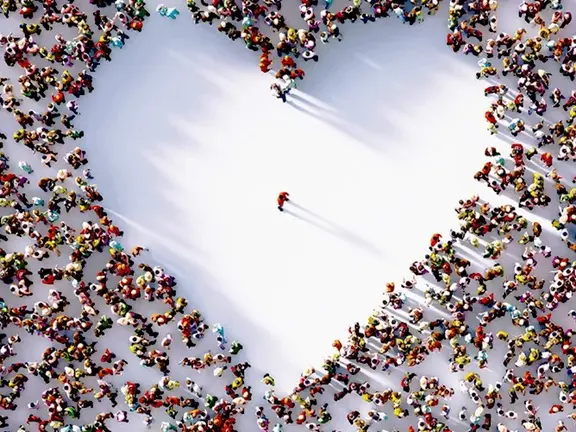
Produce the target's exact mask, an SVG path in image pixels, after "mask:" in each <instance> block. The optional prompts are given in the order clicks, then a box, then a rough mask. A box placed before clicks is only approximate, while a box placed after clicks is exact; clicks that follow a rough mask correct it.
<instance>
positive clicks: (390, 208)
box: [78, 8, 488, 391]
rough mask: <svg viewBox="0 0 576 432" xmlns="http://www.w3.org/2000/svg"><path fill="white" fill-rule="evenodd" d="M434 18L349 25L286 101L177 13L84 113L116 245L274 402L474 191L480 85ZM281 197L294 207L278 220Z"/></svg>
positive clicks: (210, 32) (233, 47) (117, 68)
mask: <svg viewBox="0 0 576 432" xmlns="http://www.w3.org/2000/svg"><path fill="white" fill-rule="evenodd" d="M443 11H444V8H443ZM445 21H446V20H445V18H444V17H443V16H438V17H435V18H431V19H428V20H427V21H426V22H425V23H424V24H423V25H420V26H414V27H409V26H407V25H406V26H403V25H402V24H401V23H400V22H399V21H398V20H396V19H393V18H390V19H385V20H382V21H381V22H378V23H376V24H374V25H367V26H366V27H364V26H363V25H362V24H359V25H355V26H347V27H345V32H346V35H345V41H344V42H342V43H341V44H338V43H337V42H333V43H331V45H330V46H329V47H327V48H328V49H324V50H323V53H322V57H321V59H320V62H318V63H316V64H313V65H309V64H307V65H306V71H307V73H308V76H307V78H306V79H305V80H304V81H303V82H302V83H301V84H300V86H299V89H298V90H297V91H296V92H294V95H293V97H292V98H290V100H291V101H290V103H288V104H282V103H281V102H280V101H279V100H276V99H274V98H273V97H271V95H270V93H269V90H268V88H269V85H270V82H271V78H272V77H271V76H269V75H264V74H262V73H260V72H259V71H258V69H257V67H256V64H257V56H256V55H255V54H253V53H251V52H249V51H247V50H246V49H245V48H243V46H242V44H241V43H232V42H229V41H228V40H227V39H226V37H224V36H223V35H220V34H218V33H217V32H216V31H215V29H213V28H209V27H207V26H195V25H194V24H193V23H192V22H190V20H189V19H188V16H187V14H186V13H183V14H182V15H181V17H180V18H179V19H178V20H177V21H168V20H162V19H151V20H149V22H148V23H147V24H146V31H144V32H143V33H142V34H138V35H134V36H133V38H134V39H135V40H134V41H130V42H131V43H130V44H129V45H127V46H126V48H124V52H122V53H115V55H114V61H113V63H112V64H110V65H103V66H102V67H101V68H100V69H99V70H98V73H97V79H96V87H97V91H95V92H94V93H93V94H91V95H89V96H87V97H85V98H84V99H83V100H81V102H80V103H81V110H82V116H81V117H82V118H81V121H80V122H79V124H78V125H79V126H80V127H81V128H83V129H84V130H85V131H86V139H85V141H84V147H85V148H86V149H87V150H88V156H89V158H90V160H91V162H92V168H93V173H94V174H95V176H96V180H97V182H98V185H99V187H100V189H101V191H102V193H103V195H104V196H105V197H106V205H107V208H109V209H110V211H111V213H112V215H113V217H116V220H117V222H118V223H120V225H121V226H122V227H123V228H126V231H127V235H126V237H127V238H126V239H125V242H126V243H127V245H132V244H144V245H145V246H147V247H150V248H151V249H152V254H153V257H154V259H155V260H157V261H158V262H159V263H161V264H162V265H164V266H165V267H166V268H167V269H169V270H171V271H173V272H174V274H175V275H176V276H177V278H178V280H179V286H180V290H181V292H184V293H186V295H188V296H189V299H190V300H191V304H192V305H193V306H197V307H199V308H200V309H201V310H202V311H204V312H205V313H206V315H207V316H208V319H209V320H210V321H211V322H215V321H219V322H220V323H222V324H223V325H224V326H225V328H226V329H227V332H228V334H229V337H230V338H234V339H239V340H241V341H242V342H243V344H244V346H245V347H246V349H247V355H248V356H249V358H250V359H251V361H252V363H253V364H257V366H258V368H259V369H261V370H268V371H270V372H271V373H272V374H274V376H275V378H276V382H277V386H278V387H279V389H280V391H285V390H290V389H291V387H292V386H293V385H294V384H295V382H296V379H297V377H298V376H299V374H300V372H301V371H302V370H303V368H305V367H306V366H308V365H310V364H311V363H313V362H317V361H320V360H321V359H322V357H323V355H325V354H326V353H327V352H328V351H329V350H330V344H331V341H332V339H333V338H336V337H343V336H345V333H346V330H347V328H348V326H349V325H350V324H352V323H353V322H354V321H356V320H360V321H363V320H364V318H365V317H366V316H367V315H368V314H369V313H370V312H371V310H372V308H373V307H374V306H376V305H377V304H378V302H379V299H380V296H381V293H382V291H383V288H384V284H385V282H386V281H389V280H395V281H398V280H399V279H401V278H402V277H403V276H404V275H406V270H407V267H408V265H409V264H410V262H411V261H412V260H414V259H416V258H418V257H420V256H422V254H423V253H424V252H425V248H426V245H427V243H428V239H429V237H430V235H431V234H432V233H434V232H441V230H446V229H447V228H449V227H451V226H453V224H454V221H455V219H454V210H453V209H454V207H455V205H456V203H457V201H458V199H460V198H463V197H465V196H468V195H469V194H470V192H471V191H472V190H475V189H477V188H478V186H477V185H475V184H474V180H473V179H472V174H473V173H474V172H475V171H476V170H477V169H478V168H479V167H480V165H481V163H482V162H481V161H482V160H481V159H479V157H480V156H481V154H482V151H483V149H484V147H486V145H487V139H488V134H487V132H486V126H485V122H484V120H483V112H484V110H485V107H486V104H487V101H486V99H485V98H484V96H483V92H482V89H483V88H484V87H485V83H481V82H478V81H476V80H475V79H474V74H475V72H476V68H475V67H474V65H475V63H474V62H475V61H474V60H471V59H466V58H464V57H462V56H459V55H454V54H453V53H452V52H451V50H450V49H448V48H447V47H446V46H445V27H446V24H445ZM284 190H285V191H289V192H290V194H291V195H290V197H291V198H292V199H293V201H294V202H295V203H296V204H297V205H298V207H295V206H293V205H291V204H287V205H286V209H287V210H289V212H290V213H288V212H286V213H284V214H282V213H280V212H279V211H278V210H277V209H276V196H277V194H278V192H279V191H284Z"/></svg>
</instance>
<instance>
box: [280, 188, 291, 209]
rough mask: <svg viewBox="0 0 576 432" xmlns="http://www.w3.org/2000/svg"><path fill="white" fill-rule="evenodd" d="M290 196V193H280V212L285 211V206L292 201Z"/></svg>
mask: <svg viewBox="0 0 576 432" xmlns="http://www.w3.org/2000/svg"><path fill="white" fill-rule="evenodd" d="M289 196H290V194H289V193H288V192H280V193H279V194H278V198H277V202H278V210H280V211H284V204H285V203H286V202H288V201H290V198H289Z"/></svg>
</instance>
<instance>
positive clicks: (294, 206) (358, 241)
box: [284, 200, 383, 257]
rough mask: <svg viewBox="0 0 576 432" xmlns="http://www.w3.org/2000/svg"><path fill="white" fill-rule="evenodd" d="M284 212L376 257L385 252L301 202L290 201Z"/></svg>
mask: <svg viewBox="0 0 576 432" xmlns="http://www.w3.org/2000/svg"><path fill="white" fill-rule="evenodd" d="M296 210H297V211H296ZM284 213H287V214H289V215H291V216H293V217H295V218H297V219H300V220H301V221H303V222H306V223H308V224H310V225H313V226H315V227H316V228H319V229H321V230H322V231H324V232H326V233H328V234H331V235H333V236H335V237H337V238H339V239H340V240H343V241H345V242H347V243H349V244H351V245H353V246H355V247H358V248H360V249H362V250H364V251H365V252H368V253H370V254H371V255H374V256H376V257H382V256H383V252H382V250H380V248H378V247H377V246H376V245H374V244H372V243H370V242H369V241H367V240H364V239H363V238H362V237H360V236H358V235H357V234H355V233H353V232H351V231H349V230H347V229H346V228H344V227H342V226H340V225H337V224H335V223H334V222H332V221H330V220H328V219H326V218H324V217H322V216H320V215H318V214H317V213H315V212H313V211H311V210H309V209H307V208H305V207H303V206H301V205H300V204H298V203H296V202H294V201H293V200H290V201H288V203H287V205H286V206H285V207H284Z"/></svg>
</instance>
